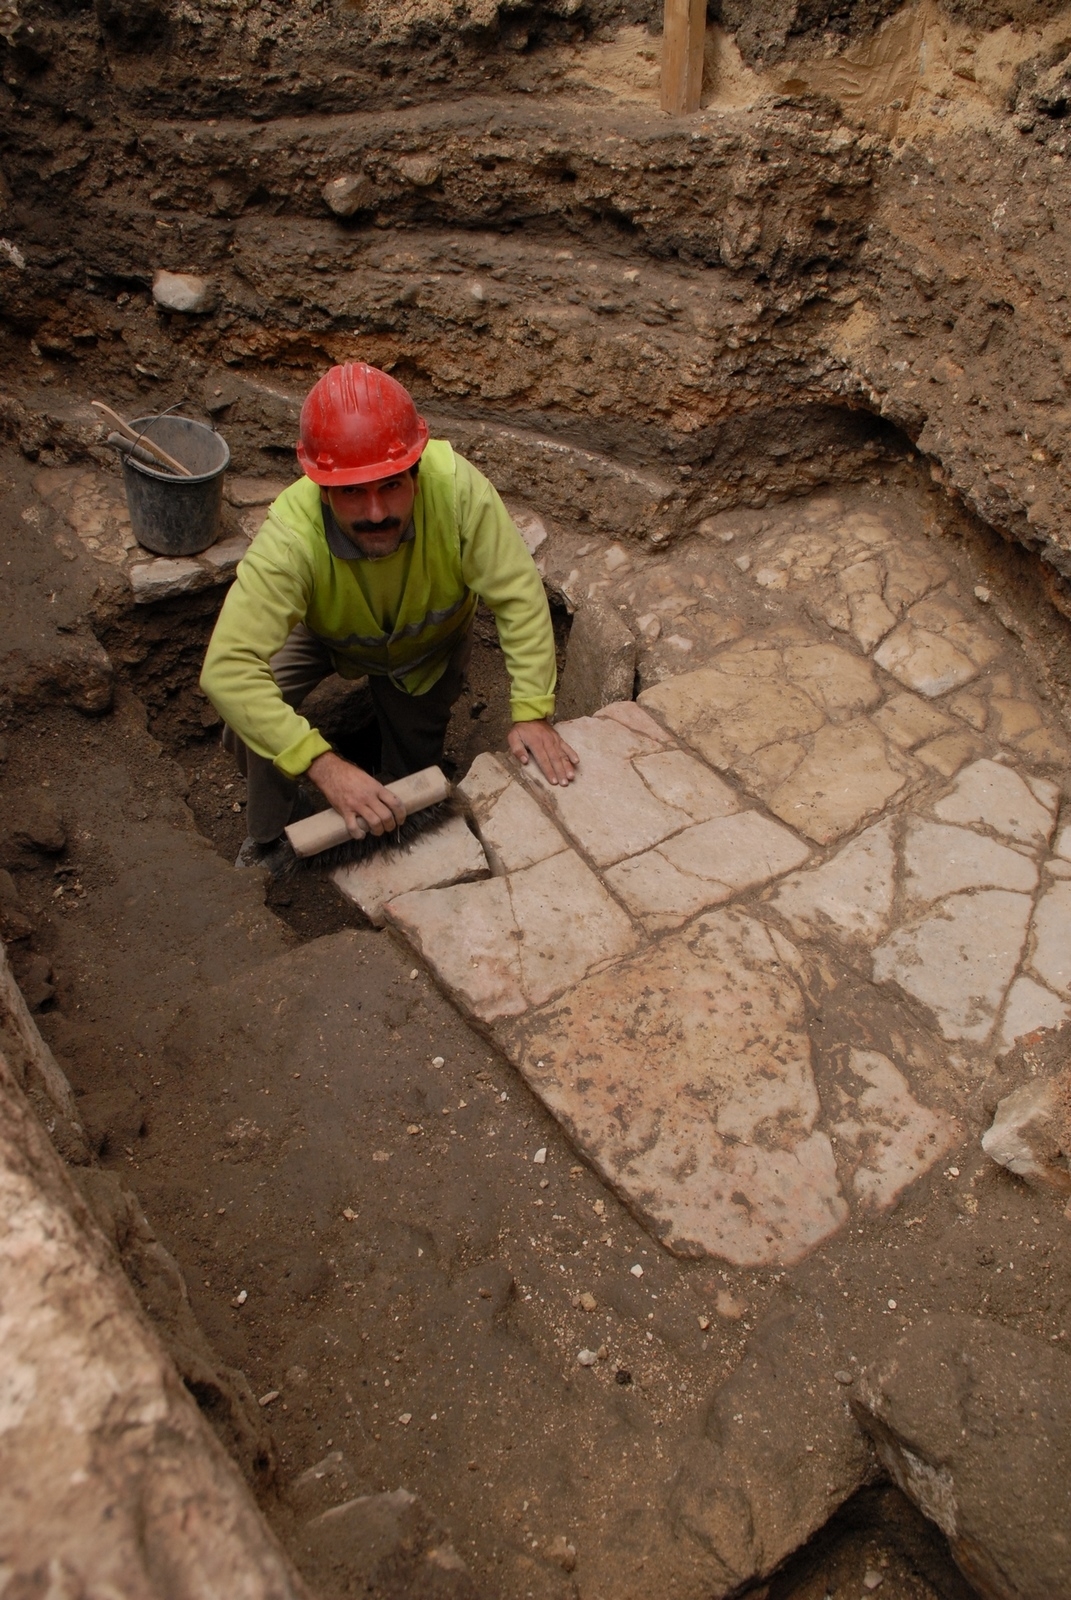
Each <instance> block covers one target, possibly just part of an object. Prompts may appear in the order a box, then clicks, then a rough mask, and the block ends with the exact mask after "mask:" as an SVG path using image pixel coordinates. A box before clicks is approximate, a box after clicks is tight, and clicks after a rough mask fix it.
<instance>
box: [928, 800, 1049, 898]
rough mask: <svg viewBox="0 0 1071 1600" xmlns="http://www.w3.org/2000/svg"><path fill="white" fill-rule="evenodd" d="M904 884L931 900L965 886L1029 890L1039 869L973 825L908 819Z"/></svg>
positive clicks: (1035, 884) (1021, 891) (954, 892)
mask: <svg viewBox="0 0 1071 1600" xmlns="http://www.w3.org/2000/svg"><path fill="white" fill-rule="evenodd" d="M904 868H905V871H906V878H905V882H904V887H905V888H906V890H907V892H908V894H909V895H910V896H911V897H912V899H914V900H921V901H923V902H925V903H926V904H932V903H933V901H935V900H941V899H943V898H944V896H945V895H949V894H957V893H959V892H960V891H961V890H963V889H1014V890H1016V891H1017V892H1018V893H1020V894H1033V892H1034V890H1035V889H1036V888H1037V886H1038V869H1037V866H1036V865H1035V863H1034V862H1033V861H1031V860H1030V858H1029V857H1028V856H1024V855H1022V854H1021V853H1020V852H1019V851H1018V850H1012V849H1010V848H1009V846H1008V845H1006V844H998V843H997V841H996V840H995V839H990V838H987V837H986V835H985V834H981V833H975V832H974V831H973V830H972V829H971V828H956V827H952V826H950V825H949V824H947V823H940V822H927V821H926V820H925V819H924V818H921V817H911V818H909V819H908V823H907V829H906V833H905V837H904Z"/></svg>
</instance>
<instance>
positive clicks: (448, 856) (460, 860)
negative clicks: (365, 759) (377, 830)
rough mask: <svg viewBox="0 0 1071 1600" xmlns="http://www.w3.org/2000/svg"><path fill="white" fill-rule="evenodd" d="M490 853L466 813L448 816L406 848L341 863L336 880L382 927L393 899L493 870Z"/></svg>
mask: <svg viewBox="0 0 1071 1600" xmlns="http://www.w3.org/2000/svg"><path fill="white" fill-rule="evenodd" d="M488 871H489V868H488V865H487V857H486V856H485V855H484V853H483V850H482V848H481V847H480V842H479V840H478V839H477V838H476V837H475V836H474V835H473V833H472V831H471V830H470V828H469V827H468V824H467V823H466V821H465V819H464V817H448V818H447V820H446V821H445V822H443V823H440V825H439V826H438V827H436V828H433V829H432V830H431V831H430V832H429V833H421V834H418V835H417V837H416V838H415V839H414V840H413V842H412V844H411V845H409V846H408V847H407V848H403V849H396V850H392V849H386V850H379V851H377V852H376V853H375V854H374V855H371V856H369V857H368V858H367V860H364V861H356V862H354V863H352V864H351V865H350V866H346V867H337V868H336V869H335V871H334V872H332V874H331V882H332V883H333V884H334V885H335V888H336V889H338V890H339V892H340V893H341V894H343V895H345V897H346V899H347V900H349V901H351V902H352V903H353V904H354V905H355V906H358V907H359V908H360V909H361V910H362V911H363V912H364V914H365V916H366V917H368V919H369V920H370V921H371V922H373V923H374V924H375V925H376V926H377V927H382V925H383V922H384V920H385V917H384V908H385V907H386V905H387V902H388V901H389V900H394V899H396V898H397V896H398V895H401V894H408V893H409V892H410V891H411V890H413V889H438V888H441V887H442V886H443V885H445V884H449V883H463V882H465V881H466V880H467V879H472V878H485V877H487V875H488Z"/></svg>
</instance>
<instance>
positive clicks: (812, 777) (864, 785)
mask: <svg viewBox="0 0 1071 1600" xmlns="http://www.w3.org/2000/svg"><path fill="white" fill-rule="evenodd" d="M907 776H908V774H907V771H906V770H904V765H903V757H899V758H898V757H897V756H895V755H894V754H893V752H892V749H891V747H890V746H889V745H888V744H887V743H886V741H885V740H884V739H883V738H882V736H881V734H880V733H879V732H878V730H877V728H875V726H874V724H873V723H872V722H871V721H870V719H869V718H868V717H858V718H857V719H856V720H855V721H854V722H850V723H847V724H846V725H845V726H843V727H825V728H822V729H821V730H820V731H819V732H818V733H817V734H816V735H815V737H814V740H813V743H812V746H811V750H810V753H809V754H808V755H806V756H805V757H804V759H803V760H802V761H801V762H800V764H799V766H798V767H796V769H795V771H794V772H793V773H792V775H791V777H789V778H788V779H787V781H786V782H784V783H782V784H780V785H779V786H778V788H776V789H775V790H774V791H773V793H772V794H771V795H770V796H769V797H768V800H767V804H768V805H769V807H770V810H771V811H772V812H773V813H774V815H775V816H778V817H780V818H781V819H782V821H783V822H787V823H789V824H790V826H792V827H793V828H798V829H799V831H800V832H801V833H805V834H806V835H807V837H808V838H809V839H813V840H814V841H815V843H816V844H832V842H833V841H834V840H835V839H840V838H843V836H844V835H845V834H846V833H851V832H852V831H853V830H854V829H855V828H857V827H858V826H859V824H860V822H863V821H864V820H865V819H866V818H867V817H872V816H874V815H875V814H876V813H880V812H882V811H884V809H885V807H886V806H887V805H888V803H889V801H890V800H891V799H892V798H893V796H894V795H895V794H898V793H899V792H900V790H901V789H902V788H903V787H904V785H905V783H906V782H907Z"/></svg>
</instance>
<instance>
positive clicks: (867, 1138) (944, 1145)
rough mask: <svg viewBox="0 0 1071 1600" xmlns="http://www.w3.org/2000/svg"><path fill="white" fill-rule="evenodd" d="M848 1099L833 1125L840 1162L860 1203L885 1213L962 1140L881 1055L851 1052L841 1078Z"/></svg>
mask: <svg viewBox="0 0 1071 1600" xmlns="http://www.w3.org/2000/svg"><path fill="white" fill-rule="evenodd" d="M843 1077H844V1080H845V1087H846V1089H847V1093H848V1095H849V1096H850V1099H849V1102H848V1106H847V1108H846V1113H847V1114H846V1115H844V1116H842V1117H841V1118H840V1119H839V1120H838V1121H837V1122H835V1123H834V1124H833V1127H832V1130H831V1131H832V1133H833V1136H834V1139H835V1140H836V1149H837V1156H838V1159H839V1161H840V1164H841V1168H842V1170H843V1169H844V1168H849V1169H851V1177H850V1179H849V1183H848V1187H849V1189H850V1190H851V1192H852V1194H853V1195H854V1196H855V1198H856V1199H857V1200H858V1201H859V1203H860V1204H861V1205H862V1206H864V1207H867V1208H873V1209H875V1210H884V1209H885V1208H887V1207H888V1206H891V1205H892V1203H893V1201H894V1200H895V1199H896V1197H897V1195H899V1194H902V1193H903V1191H904V1190H905V1189H906V1188H907V1187H908V1185H909V1184H911V1183H914V1182H915V1180H916V1178H920V1177H921V1176H922V1174H923V1173H924V1172H928V1171H929V1169H930V1168H931V1167H932V1166H933V1164H934V1162H936V1161H939V1160H940V1159H941V1157H942V1156H943V1155H944V1153H945V1151H946V1150H950V1149H951V1148H952V1146H953V1145H954V1144H955V1143H956V1141H957V1140H958V1139H959V1138H960V1137H961V1135H962V1128H961V1127H960V1124H959V1123H958V1122H957V1121H956V1119H955V1117H951V1116H949V1115H948V1114H947V1113H946V1112H943V1111H933V1110H930V1108H929V1107H928V1106H924V1105H920V1104H919V1102H918V1101H917V1100H916V1099H915V1097H914V1095H913V1094H912V1093H911V1087H910V1085H909V1084H908V1082H907V1079H906V1078H905V1077H904V1075H903V1074H902V1073H901V1072H899V1071H898V1070H897V1068H896V1067H895V1066H894V1065H893V1063H892V1062H891V1061H890V1060H889V1058H888V1056H884V1055H881V1054H880V1052H879V1051H877V1050H853V1051H852V1052H851V1054H850V1056H849V1058H848V1070H847V1072H845V1073H844V1074H843Z"/></svg>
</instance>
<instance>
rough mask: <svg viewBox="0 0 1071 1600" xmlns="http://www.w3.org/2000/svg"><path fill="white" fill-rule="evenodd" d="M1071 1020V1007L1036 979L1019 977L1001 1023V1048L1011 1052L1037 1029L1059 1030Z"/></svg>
mask: <svg viewBox="0 0 1071 1600" xmlns="http://www.w3.org/2000/svg"><path fill="white" fill-rule="evenodd" d="M1068 1017H1071V1008H1069V1007H1068V1006H1066V1005H1065V1004H1064V1002H1063V1001H1062V1000H1060V999H1058V998H1057V996H1056V995H1054V994H1053V992H1052V990H1051V989H1046V988H1045V986H1044V984H1040V983H1036V982H1035V981H1034V979H1033V978H1027V977H1022V976H1020V977H1018V978H1016V980H1015V982H1014V983H1013V984H1012V986H1011V988H1010V989H1009V990H1008V998H1007V1001H1006V1002H1005V1005H1004V1015H1003V1017H1002V1018H1001V1022H1000V1045H1001V1049H1002V1050H1010V1049H1011V1047H1012V1045H1013V1044H1014V1043H1015V1041H1016V1039H1021V1038H1022V1037H1023V1036H1024V1034H1027V1033H1033V1032H1034V1031H1035V1030H1036V1029H1037V1028H1058V1027H1059V1026H1060V1024H1061V1022H1066V1021H1067V1019H1068Z"/></svg>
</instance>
